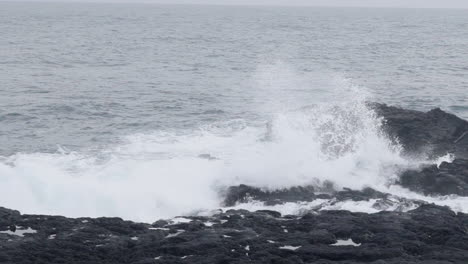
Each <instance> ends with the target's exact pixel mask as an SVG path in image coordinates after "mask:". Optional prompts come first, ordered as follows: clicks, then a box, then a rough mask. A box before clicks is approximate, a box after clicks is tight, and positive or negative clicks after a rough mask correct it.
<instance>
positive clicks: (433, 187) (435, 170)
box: [398, 159, 468, 196]
mask: <svg viewBox="0 0 468 264" xmlns="http://www.w3.org/2000/svg"><path fill="white" fill-rule="evenodd" d="M398 183H399V184H401V185H402V186H404V187H407V188H409V189H410V190H413V191H417V192H421V193H424V194H426V195H434V194H436V195H450V194H457V195H460V196H468V160H463V159H457V160H454V161H453V162H452V163H447V162H443V163H442V164H440V166H439V167H437V165H430V166H428V167H426V168H423V169H422V170H419V171H418V170H409V171H405V172H403V174H402V175H401V176H400V180H399V182H398Z"/></svg>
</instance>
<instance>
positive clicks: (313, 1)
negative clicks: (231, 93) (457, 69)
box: [0, 0, 468, 8]
mask: <svg viewBox="0 0 468 264" xmlns="http://www.w3.org/2000/svg"><path fill="white" fill-rule="evenodd" d="M0 1H4V0H0ZM9 1H10V2H16V1H15V0H9ZM29 1H34V2H38V1H42V0H29ZM45 1H47V0H45ZM49 1H54V2H119V3H120V2H129V3H135V2H149V3H170V4H228V5H291V6H302V5H307V6H368V7H427V8H468V0H49Z"/></svg>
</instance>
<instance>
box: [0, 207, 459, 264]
mask: <svg viewBox="0 0 468 264" xmlns="http://www.w3.org/2000/svg"><path fill="white" fill-rule="evenodd" d="M0 216H1V217H0V230H5V231H6V230H9V229H10V227H11V226H16V228H17V230H16V232H11V231H10V234H6V233H4V232H5V231H2V233H0V263H15V264H19V263H35V264H37V263H395V264H396V263H460V264H462V263H466V260H467V259H468V215H465V214H458V215H457V214H455V213H453V212H452V211H450V210H449V209H447V208H444V207H438V206H434V205H422V206H421V207H419V208H418V209H416V210H413V211H410V212H407V213H399V212H381V213H377V214H364V213H351V212H347V211H322V212H320V213H309V214H306V215H303V216H301V217H297V216H281V215H280V214H279V213H277V212H271V211H257V212H248V211H243V210H239V211H235V210H230V211H227V212H224V213H219V214H216V215H214V216H212V217H188V218H185V221H180V222H179V223H170V222H166V221H158V222H156V223H154V224H153V225H149V224H140V223H132V222H128V221H123V220H121V219H120V218H97V219H89V218H80V219H70V218H65V217H59V216H38V215H20V214H19V212H17V211H11V210H8V209H4V208H2V209H0ZM29 228H30V230H35V231H36V233H27V234H23V236H19V235H17V234H19V233H17V232H20V230H24V229H29ZM30 232H32V231H30ZM15 233H16V234H15ZM349 239H351V240H349ZM343 241H347V242H348V243H349V244H350V245H341V246H340V245H333V244H336V243H337V242H339V243H338V244H340V243H341V242H343Z"/></svg>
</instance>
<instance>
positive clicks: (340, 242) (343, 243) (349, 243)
mask: <svg viewBox="0 0 468 264" xmlns="http://www.w3.org/2000/svg"><path fill="white" fill-rule="evenodd" d="M360 245H361V244H360V243H359V244H358V243H355V242H354V241H353V240H352V239H351V238H350V239H347V240H342V239H338V240H337V241H336V243H335V244H331V246H353V247H359V246H360Z"/></svg>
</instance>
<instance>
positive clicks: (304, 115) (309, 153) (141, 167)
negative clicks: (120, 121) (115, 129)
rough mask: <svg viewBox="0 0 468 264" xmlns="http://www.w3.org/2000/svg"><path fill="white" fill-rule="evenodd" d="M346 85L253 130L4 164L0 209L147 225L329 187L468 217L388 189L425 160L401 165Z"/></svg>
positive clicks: (135, 139) (141, 137)
mask: <svg viewBox="0 0 468 264" xmlns="http://www.w3.org/2000/svg"><path fill="white" fill-rule="evenodd" d="M343 87H345V88H342V89H337V91H336V93H335V94H334V97H330V98H334V100H333V101H331V100H329V101H322V103H320V102H319V103H317V104H314V105H308V106H301V107H300V108H299V109H288V110H284V109H282V110H281V111H276V112H271V113H270V114H269V115H266V116H267V118H265V119H264V120H263V121H262V120H261V121H258V122H254V123H252V122H248V121H246V120H242V119H235V120H229V121H225V122H218V123H212V124H210V125H205V126H202V127H200V128H197V129H196V130H192V131H172V132H170V131H155V132H153V133H147V134H134V135H130V136H127V137H125V138H124V139H123V143H121V144H119V145H117V146H113V147H109V148H107V149H104V150H99V151H95V152H92V153H86V152H73V151H67V150H63V149H60V150H59V151H57V152H56V153H29V154H27V153H17V154H15V155H12V156H8V157H0V184H1V186H2V194H1V195H0V204H1V205H2V206H5V207H10V208H14V209H18V210H20V211H22V212H24V213H39V214H60V215H66V216H70V217H80V216H94V217H95V216H120V217H123V218H126V219H132V220H137V221H150V222H151V221H154V220H156V219H158V218H169V217H174V216H176V215H183V214H191V213H197V212H199V211H201V210H211V209H216V208H219V207H220V206H222V204H221V203H222V197H221V195H220V193H221V191H222V190H223V189H225V188H226V187H229V186H233V185H237V184H247V185H251V186H255V187H261V188H264V189H269V190H273V189H281V188H288V187H292V186H304V185H317V186H321V185H323V184H333V186H334V188H336V189H341V188H343V187H346V188H351V189H361V188H363V187H372V188H374V189H376V190H379V191H384V192H389V193H393V194H395V195H400V196H403V197H408V198H412V199H420V200H427V201H429V202H436V203H439V204H444V205H449V206H451V207H452V208H454V210H458V211H467V210H468V208H466V206H463V204H465V205H466V203H467V200H466V199H465V198H457V197H441V198H434V197H425V196H422V195H419V194H415V193H412V192H409V191H407V190H405V189H402V188H398V187H397V186H394V185H392V183H393V182H394V181H395V179H396V177H397V173H398V172H399V171H401V170H402V169H405V168H410V167H414V166H418V165H419V164H420V163H422V162H427V161H425V160H424V159H422V158H421V159H409V158H405V157H403V156H402V155H401V153H400V152H401V147H400V146H398V145H395V144H394V143H392V141H390V140H389V139H387V138H386V136H385V134H384V133H382V131H381V124H382V120H381V119H380V118H378V117H377V116H376V115H375V113H374V112H373V111H372V110H371V109H369V108H368V106H367V104H366V100H368V96H367V94H366V93H365V92H363V91H362V90H361V89H358V88H356V87H353V86H352V85H344V86H343ZM276 110H277V109H276ZM365 205H366V203H361V204H360V205H359V208H360V209H359V211H363V209H362V207H363V206H365ZM254 207H255V208H257V209H258V204H255V206H254ZM296 207H297V208H296ZM300 207H301V206H300V205H294V206H292V208H293V209H294V208H296V209H297V210H299V208H300ZM289 208H291V207H289ZM340 208H348V209H349V208H351V209H350V210H352V208H353V206H350V205H343V206H342V207H340ZM296 209H294V210H292V211H297V210H296ZM286 211H287V212H290V211H291V210H286ZM292 211H291V212H292ZM364 211H365V210H364ZM371 212H372V211H371Z"/></svg>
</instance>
